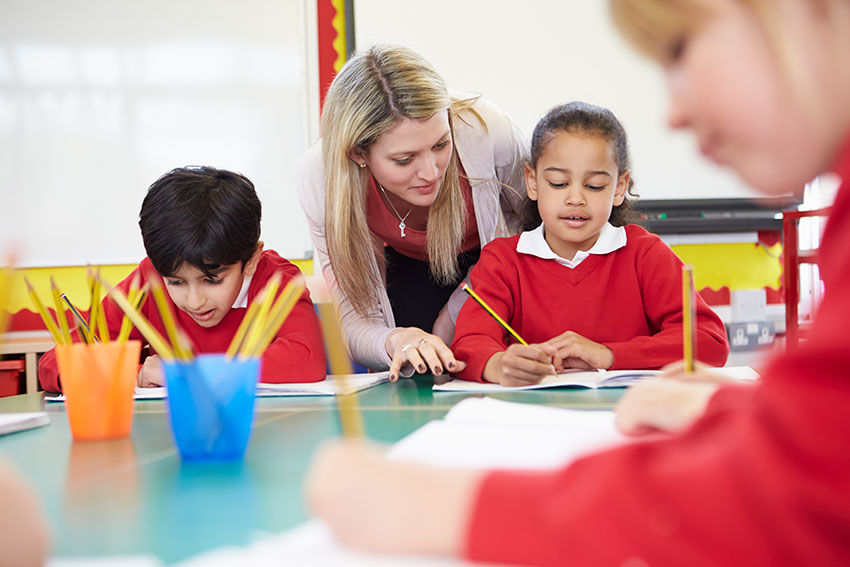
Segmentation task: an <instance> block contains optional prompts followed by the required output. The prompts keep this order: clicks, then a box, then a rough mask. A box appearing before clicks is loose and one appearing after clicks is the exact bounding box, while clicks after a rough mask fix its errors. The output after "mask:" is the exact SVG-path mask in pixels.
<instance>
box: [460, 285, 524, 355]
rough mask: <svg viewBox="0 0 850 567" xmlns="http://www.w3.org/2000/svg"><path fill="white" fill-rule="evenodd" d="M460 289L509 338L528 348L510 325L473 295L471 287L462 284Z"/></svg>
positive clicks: (476, 295) (475, 294)
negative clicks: (507, 333) (503, 330)
mask: <svg viewBox="0 0 850 567" xmlns="http://www.w3.org/2000/svg"><path fill="white" fill-rule="evenodd" d="M460 288H461V289H462V290H463V291H465V292H466V293H468V294H469V295H470V296H471V297H472V299H474V300H475V301H477V302H478V305H480V306H481V307H483V308H484V310H485V311H487V313H489V314H490V315H491V316H492V317H493V319H495V320H496V322H497V323H498V324H499V325H501V326H502V328H504V329H505V330H506V331H507V332H509V333H510V334H511V336H512V337H513V338H515V339H516V340H517V341H518V342H519V343H520V344H523V345H525V346H528V343H527V342H525V340H523V338H522V337H521V336H519V333H517V332H516V331H514V330H513V329H512V328H511V326H510V325H508V324H507V323H505V321H504V320H503V319H502V318H501V317H499V315H498V314H496V312H495V311H493V310H492V309H491V308H490V306H489V305H487V303H485V301H484V300H483V299H481V298H480V297H479V296H478V294H477V293H475V292H474V291H472V287H471V286H469V285H467V284H466V283H464V284H463V285H462V286H460Z"/></svg>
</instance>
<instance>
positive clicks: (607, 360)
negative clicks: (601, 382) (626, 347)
mask: <svg viewBox="0 0 850 567" xmlns="http://www.w3.org/2000/svg"><path fill="white" fill-rule="evenodd" d="M543 344H546V345H550V346H552V347H554V348H555V349H556V352H555V355H554V358H553V364H554V366H555V368H556V369H558V371H559V372H560V371H561V370H566V369H567V368H584V369H586V368H603V369H606V370H607V369H608V368H611V366H612V365H613V364H614V353H613V352H611V349H610V348H608V347H607V346H605V345H603V344H599V343H595V342H593V341H591V340H590V339H587V338H585V337H583V336H581V335H579V334H578V333H576V332H573V331H567V332H565V333H562V334H560V335H558V336H557V337H554V338H551V339H549V340H548V341H546V342H545V343H543Z"/></svg>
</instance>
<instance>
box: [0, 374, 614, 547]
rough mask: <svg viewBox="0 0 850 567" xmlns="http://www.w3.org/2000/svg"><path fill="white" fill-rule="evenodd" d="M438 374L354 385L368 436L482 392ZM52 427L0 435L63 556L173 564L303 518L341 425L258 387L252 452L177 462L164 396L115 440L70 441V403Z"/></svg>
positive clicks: (533, 394) (399, 431)
mask: <svg viewBox="0 0 850 567" xmlns="http://www.w3.org/2000/svg"><path fill="white" fill-rule="evenodd" d="M432 380H433V379H432V377H430V376H422V377H417V378H415V379H408V380H402V381H400V382H398V383H395V384H383V385H381V386H377V387H375V388H372V389H370V390H367V391H365V392H362V393H361V394H360V395H359V398H360V405H361V409H362V411H363V418H364V423H365V427H366V432H367V435H368V436H369V437H370V438H371V439H373V440H377V441H382V442H394V441H397V440H399V439H401V438H402V437H404V436H405V435H407V434H409V433H411V432H412V431H414V430H415V429H417V428H419V427H420V426H422V425H423V424H425V423H426V422H428V421H430V420H432V419H439V418H441V417H443V416H444V415H445V413H446V412H447V411H448V410H449V409H450V408H451V407H452V406H453V405H454V404H455V403H457V402H458V401H460V400H461V399H463V398H465V397H468V396H470V395H476V394H459V393H440V392H437V393H434V392H432V391H431V385H432ZM621 393H622V390H620V389H611V390H567V389H561V390H536V391H527V392H513V393H508V394H499V395H495V396H493V397H497V398H500V399H504V400H509V401H522V402H528V403H541V404H548V405H555V406H562V407H574V408H575V407H578V408H587V409H599V408H611V407H612V406H613V404H614V402H615V401H616V399H617V398H618V397H619V396H620V394H621ZM42 407H44V403H43V401H42V394H41V393H38V394H35V393H33V394H25V395H22V396H14V397H11V398H4V399H0V412H17V411H39V410H40V409H41V408H42ZM46 409H47V411H48V412H49V414H50V419H51V423H50V425H49V426H47V427H43V428H40V429H35V430H30V431H25V432H21V433H16V434H12V435H8V436H5V437H0V458H2V459H3V460H5V461H7V462H10V463H11V464H12V465H13V466H15V467H16V468H17V469H18V470H19V471H20V472H21V473H23V475H24V476H26V477H27V478H28V479H29V480H30V482H31V483H32V484H33V486H34V488H35V489H36V490H37V491H38V493H39V494H40V496H41V500H42V503H43V506H44V510H45V512H46V514H47V517H48V520H49V523H50V529H51V532H52V537H53V555H54V556H57V557H78V556H102V555H119V554H121V555H126V554H152V555H155V556H157V557H158V558H159V559H160V560H161V561H163V562H165V563H174V562H176V561H180V560H182V559H185V558H187V557H189V556H192V555H195V554H197V553H199V552H202V551H205V550H208V549H211V548H214V547H218V546H222V545H246V544H249V543H250V542H251V541H253V540H254V539H255V538H256V537H257V536H258V535H261V534H262V533H269V532H278V531H281V530H285V529H287V528H291V527H293V526H295V525H297V524H299V523H301V522H303V521H305V520H306V519H307V513H306V510H305V507H304V503H303V500H302V495H301V485H302V482H303V479H304V475H305V472H306V469H307V465H308V463H309V462H310V458H311V456H312V453H313V451H314V449H315V448H316V446H317V445H318V444H319V443H320V442H321V441H322V440H324V439H327V438H330V437H334V436H337V435H339V432H340V427H339V421H338V417H337V414H336V404H335V401H334V399H333V398H330V397H302V398H259V399H257V406H256V413H255V416H254V429H253V433H252V437H251V442H250V445H249V447H248V451H247V453H246V456H245V460H244V462H242V463H239V464H229V465H181V463H180V458H179V456H178V455H177V453H176V447H175V446H174V444H173V441H172V438H171V431H170V429H169V425H168V418H167V415H166V409H165V403H164V402H163V401H161V400H160V401H139V402H136V404H135V409H134V411H135V413H134V417H133V431H132V434H131V436H130V437H129V438H127V439H122V440H115V441H87V442H73V441H72V440H71V433H70V429H69V427H68V420H67V416H66V415H65V407H64V404H61V403H49V404H46Z"/></svg>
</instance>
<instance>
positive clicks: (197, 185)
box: [139, 167, 262, 276]
mask: <svg viewBox="0 0 850 567" xmlns="http://www.w3.org/2000/svg"><path fill="white" fill-rule="evenodd" d="M261 217H262V205H261V204H260V199H259V198H258V197H257V193H256V191H255V190H254V184H253V183H251V181H250V180H249V179H248V178H247V177H245V176H244V175H241V174H239V173H233V172H231V171H226V170H223V169H215V168H214V167H181V168H178V169H172V170H171V171H169V172H168V173H166V174H164V175H163V176H162V177H160V178H159V179H157V180H156V181H154V182H153V184H152V185H151V186H150V187H149V188H148V192H147V194H146V195H145V199H144V201H143V202H142V210H141V211H140V212H139V228H140V229H141V231H142V241H143V242H144V245H145V252H147V255H148V258H150V260H151V263H152V264H153V267H154V268H155V269H156V271H157V272H159V273H160V275H163V276H172V275H174V274H175V273H176V272H177V271H178V270H179V269H180V266H182V265H183V264H184V263H187V264H190V265H192V266H194V267H196V268H197V269H199V270H200V271H202V272H203V273H204V274H206V275H207V276H212V275H213V271H214V270H215V269H217V268H218V267H219V266H226V265H230V264H236V263H237V262H238V263H241V264H242V267H243V268H244V267H245V263H246V262H247V261H248V260H250V259H251V256H252V255H253V254H254V251H255V250H256V249H257V243H258V241H259V240H260V219H261Z"/></svg>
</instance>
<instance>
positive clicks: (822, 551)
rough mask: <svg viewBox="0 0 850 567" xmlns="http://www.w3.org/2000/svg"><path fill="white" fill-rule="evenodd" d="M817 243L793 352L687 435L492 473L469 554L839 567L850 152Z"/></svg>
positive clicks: (849, 394) (849, 357) (847, 422)
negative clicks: (819, 279) (817, 273)
mask: <svg viewBox="0 0 850 567" xmlns="http://www.w3.org/2000/svg"><path fill="white" fill-rule="evenodd" d="M841 157H842V159H841V162H840V164H839V167H837V168H836V169H837V172H838V173H839V174H840V175H841V176H842V177H843V178H844V180H845V181H844V185H843V187H842V189H841V190H840V191H839V194H838V197H837V199H836V201H835V205H834V207H833V213H832V218H831V219H830V220H829V223H828V225H827V228H826V231H825V232H824V235H823V241H822V242H823V244H822V246H821V249H820V251H821V261H822V263H821V274H822V276H823V279H824V283H825V287H826V295H825V297H824V300H823V303H822V304H821V307H820V310H819V312H818V315H817V319H816V321H815V323H814V326H813V328H812V332H811V334H810V335H809V337H810V338H809V341H808V342H806V343H804V344H803V346H801V347H800V348H799V349H798V350H796V351H795V352H792V353H787V354H785V355H781V356H779V357H778V358H777V359H776V360H774V361H773V362H772V364H770V365H769V366H768V368H767V369H766V371H765V372H764V377H763V379H762V381H761V383H760V384H758V385H752V386H750V387H743V386H730V387H725V388H723V389H721V390H720V391H718V393H717V394H716V395H715V396H714V397H713V398H712V400H711V403H710V405H709V408H708V411H707V413H706V415H705V416H704V417H703V418H702V419H700V420H699V421H698V422H697V423H696V424H694V426H693V427H692V428H691V429H690V430H688V431H687V432H686V433H685V434H683V435H680V436H677V437H672V438H669V439H666V440H661V441H655V442H649V441H648V442H640V443H636V444H634V445H628V446H625V447H622V448H620V449H616V450H612V451H608V452H603V453H599V454H596V455H593V456H589V457H587V458H584V459H581V460H578V461H576V462H575V463H573V464H572V465H571V466H569V467H567V468H564V469H562V470H557V471H552V472H540V473H520V472H494V473H491V474H490V475H489V476H488V477H487V478H486V479H485V481H484V483H483V485H482V487H481V490H480V493H479V495H478V498H477V502H476V504H475V510H474V516H473V518H472V521H471V523H470V525H469V532H468V534H467V541H466V546H467V547H466V555H467V556H469V557H471V558H474V559H479V560H489V561H496V562H503V561H504V562H512V563H522V564H526V565H532V564H548V565H552V564H571V565H690V566H695V565H696V566H699V565H740V564H742V563H747V564H750V565H843V564H846V563H847V561H848V558H850V340H848V338H847V316H848V314H850V287H848V283H847V282H850V248H848V246H847V243H848V242H850V145H848V146H847V148H846V151H845V152H844V153H843V154H842V156H841Z"/></svg>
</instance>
